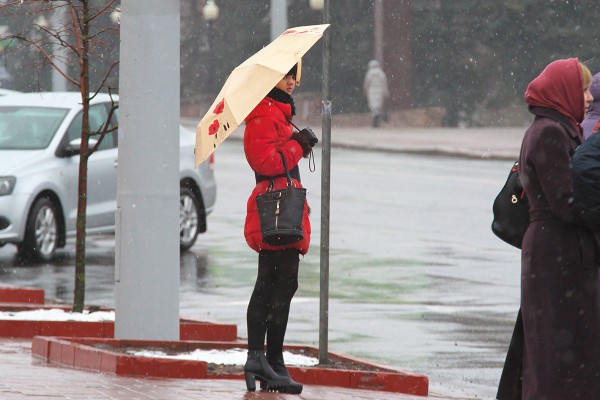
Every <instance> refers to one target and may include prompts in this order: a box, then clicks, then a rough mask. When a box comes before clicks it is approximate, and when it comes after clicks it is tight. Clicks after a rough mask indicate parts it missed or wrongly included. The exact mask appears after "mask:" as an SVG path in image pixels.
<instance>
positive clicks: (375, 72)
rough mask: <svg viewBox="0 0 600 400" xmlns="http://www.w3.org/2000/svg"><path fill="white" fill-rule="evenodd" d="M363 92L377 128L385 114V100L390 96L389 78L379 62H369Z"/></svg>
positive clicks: (374, 125)
mask: <svg viewBox="0 0 600 400" xmlns="http://www.w3.org/2000/svg"><path fill="white" fill-rule="evenodd" d="M363 92H364V93H365V96H367V103H368V105H369V111H370V112H371V117H372V119H373V123H372V125H373V127H375V128H376V127H378V126H379V122H380V119H381V118H382V117H383V116H384V114H385V112H384V103H385V100H386V99H387V98H388V97H389V96H390V92H389V88H388V81H387V76H386V75H385V72H383V70H382V69H381V66H380V65H379V61H377V60H371V61H369V69H368V70H367V73H366V74H365V79H364V81H363Z"/></svg>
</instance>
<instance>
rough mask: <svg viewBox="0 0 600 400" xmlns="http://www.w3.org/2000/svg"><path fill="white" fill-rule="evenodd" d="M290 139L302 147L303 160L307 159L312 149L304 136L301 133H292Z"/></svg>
mask: <svg viewBox="0 0 600 400" xmlns="http://www.w3.org/2000/svg"><path fill="white" fill-rule="evenodd" d="M303 130H304V129H303ZM292 139H293V140H295V141H296V142H298V144H299V145H300V147H302V156H303V157H305V158H306V157H308V155H309V154H310V152H311V151H312V147H311V145H310V143H309V142H308V139H307V138H306V136H304V135H302V134H301V132H294V133H292Z"/></svg>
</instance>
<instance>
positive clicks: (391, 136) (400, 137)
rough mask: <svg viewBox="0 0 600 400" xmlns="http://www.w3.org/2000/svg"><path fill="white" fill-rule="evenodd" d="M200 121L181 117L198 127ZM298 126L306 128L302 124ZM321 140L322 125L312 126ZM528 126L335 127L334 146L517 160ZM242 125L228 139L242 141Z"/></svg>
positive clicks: (192, 125)
mask: <svg viewBox="0 0 600 400" xmlns="http://www.w3.org/2000/svg"><path fill="white" fill-rule="evenodd" d="M198 122H199V121H198V120H194V119H191V118H182V120H181V123H182V125H183V126H185V127H186V128H188V129H192V130H195V129H196V125H197V124H198ZM297 125H298V127H299V128H303V127H305V125H303V124H302V123H298V124H297ZM310 128H311V129H312V130H313V131H314V132H315V134H316V135H317V136H318V137H319V140H320V141H321V142H322V140H321V139H322V135H321V126H310ZM526 129H527V128H526V127H516V128H439V127H434V128H394V127H386V126H384V127H381V128H371V127H342V126H339V127H338V126H332V128H331V146H332V147H333V148H336V147H340V148H349V149H356V150H373V151H385V152H393V153H407V154H423V155H442V156H450V157H464V158H473V159H486V160H516V159H517V158H518V157H519V149H520V148H521V141H522V139H523V135H524V133H525V130H526ZM242 138H243V126H242V127H240V128H238V129H236V130H235V131H234V132H233V133H232V134H231V135H230V136H229V138H228V139H227V140H241V139H242Z"/></svg>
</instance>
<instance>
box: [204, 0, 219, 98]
mask: <svg viewBox="0 0 600 400" xmlns="http://www.w3.org/2000/svg"><path fill="white" fill-rule="evenodd" d="M202 16H203V17H204V20H205V21H206V23H207V25H208V32H207V38H208V62H207V65H208V91H209V92H210V94H211V95H212V94H213V93H212V91H213V88H214V87H215V85H214V83H213V80H214V78H215V76H214V71H213V67H214V65H215V64H214V61H213V56H214V54H215V51H214V32H213V26H214V22H215V21H216V20H217V18H219V6H217V4H216V3H215V2H214V1H213V0H208V1H207V2H206V4H205V5H204V7H202Z"/></svg>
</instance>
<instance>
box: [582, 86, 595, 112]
mask: <svg viewBox="0 0 600 400" xmlns="http://www.w3.org/2000/svg"><path fill="white" fill-rule="evenodd" d="M592 101H594V97H593V96H592V93H591V92H590V87H589V86H588V87H586V88H583V103H584V106H585V110H584V112H586V113H587V110H588V108H589V107H590V104H592Z"/></svg>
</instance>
